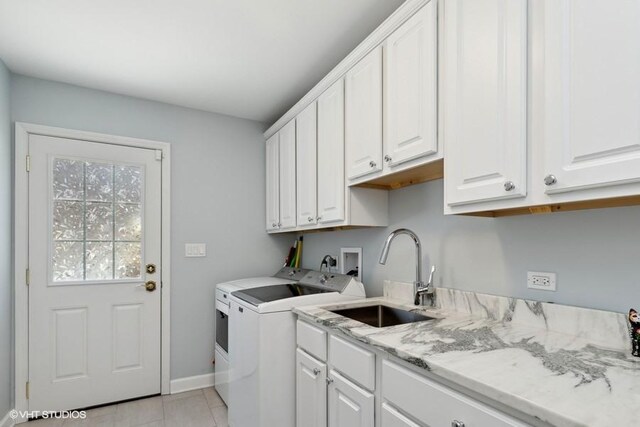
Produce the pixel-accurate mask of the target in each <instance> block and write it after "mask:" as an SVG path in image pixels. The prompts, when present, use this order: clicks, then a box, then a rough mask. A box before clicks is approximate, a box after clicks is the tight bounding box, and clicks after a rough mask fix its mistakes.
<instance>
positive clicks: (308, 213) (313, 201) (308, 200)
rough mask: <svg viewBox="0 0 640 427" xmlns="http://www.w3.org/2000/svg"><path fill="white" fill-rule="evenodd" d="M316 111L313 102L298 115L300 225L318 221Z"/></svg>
mask: <svg viewBox="0 0 640 427" xmlns="http://www.w3.org/2000/svg"><path fill="white" fill-rule="evenodd" d="M316 113H317V110H316V103H315V102H313V103H312V104H311V105H309V106H308V107H307V108H305V109H304V110H303V111H302V112H301V113H300V114H298V117H296V147H297V149H296V159H297V161H296V176H297V183H296V194H297V197H296V201H297V206H298V208H297V211H298V219H297V224H298V226H299V227H304V226H309V225H315V224H316V223H317V219H316V217H317V216H318V209H317V188H318V187H317V126H316V124H317V120H316Z"/></svg>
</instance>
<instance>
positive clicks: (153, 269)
mask: <svg viewBox="0 0 640 427" xmlns="http://www.w3.org/2000/svg"><path fill="white" fill-rule="evenodd" d="M155 272H156V265H155V264H147V273H148V274H153V273H155Z"/></svg>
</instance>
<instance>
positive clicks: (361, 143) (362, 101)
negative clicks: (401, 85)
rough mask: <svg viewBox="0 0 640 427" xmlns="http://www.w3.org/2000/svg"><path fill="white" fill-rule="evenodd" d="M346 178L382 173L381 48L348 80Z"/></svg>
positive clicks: (347, 75) (356, 67)
mask: <svg viewBox="0 0 640 427" xmlns="http://www.w3.org/2000/svg"><path fill="white" fill-rule="evenodd" d="M345 147H346V164H347V177H348V178H349V179H354V178H358V177H361V176H364V175H368V174H371V173H373V172H377V171H380V170H382V47H381V46H378V47H377V48H375V49H374V50H373V51H371V52H370V53H369V54H368V55H367V56H365V57H364V58H363V59H361V60H360V62H358V63H357V64H356V65H355V66H354V67H353V68H351V69H350V70H349V71H347V74H346V76H345Z"/></svg>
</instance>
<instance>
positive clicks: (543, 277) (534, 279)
mask: <svg viewBox="0 0 640 427" xmlns="http://www.w3.org/2000/svg"><path fill="white" fill-rule="evenodd" d="M527 287H528V288H529V289H540V290H543V291H555V290H556V273H546V272H543V271H528V272H527Z"/></svg>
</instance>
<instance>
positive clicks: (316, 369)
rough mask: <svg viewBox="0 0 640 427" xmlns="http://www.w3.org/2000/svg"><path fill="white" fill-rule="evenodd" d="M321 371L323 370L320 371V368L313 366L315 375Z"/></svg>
mask: <svg viewBox="0 0 640 427" xmlns="http://www.w3.org/2000/svg"><path fill="white" fill-rule="evenodd" d="M320 372H321V371H320V369H318V368H313V373H314V374H315V375H318V374H319V373H320Z"/></svg>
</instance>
